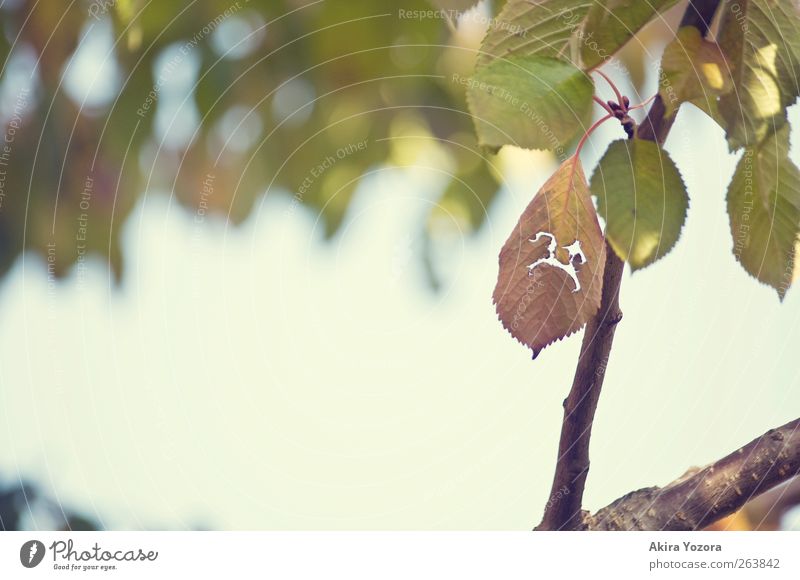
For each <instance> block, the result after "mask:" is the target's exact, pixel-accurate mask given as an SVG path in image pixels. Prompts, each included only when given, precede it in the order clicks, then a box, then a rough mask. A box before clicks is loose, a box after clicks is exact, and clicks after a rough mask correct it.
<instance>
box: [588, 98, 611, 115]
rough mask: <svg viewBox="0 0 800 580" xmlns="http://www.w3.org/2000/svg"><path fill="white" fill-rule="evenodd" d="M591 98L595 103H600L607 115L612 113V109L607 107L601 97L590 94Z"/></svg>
mask: <svg viewBox="0 0 800 580" xmlns="http://www.w3.org/2000/svg"><path fill="white" fill-rule="evenodd" d="M592 98H593V99H594V102H595V103H597V104H598V105H600V106H601V107H603V108H604V109H605V111H606V113H608V114H609V115H613V114H614V111H612V110H611V107H609V106H608V105H607V104H605V103H604V102H603V99H601V98H600V97H598V96H597V95H592Z"/></svg>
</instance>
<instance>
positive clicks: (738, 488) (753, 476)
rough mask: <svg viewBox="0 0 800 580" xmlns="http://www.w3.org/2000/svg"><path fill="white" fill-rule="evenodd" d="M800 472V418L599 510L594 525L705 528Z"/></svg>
mask: <svg viewBox="0 0 800 580" xmlns="http://www.w3.org/2000/svg"><path fill="white" fill-rule="evenodd" d="M798 474H800V419H796V420H794V421H791V422H789V423H787V424H786V425H783V426H782V427H778V428H777V429H770V430H769V431H767V432H766V433H764V435H762V436H761V437H759V438H757V439H754V440H753V441H751V442H750V443H748V444H747V445H745V446H744V447H742V448H741V449H738V450H737V451H734V452H733V453H731V454H730V455H728V456H727V457H723V458H722V459H720V460H719V461H717V462H716V463H713V464H711V465H709V466H707V467H705V468H703V469H699V470H698V469H695V470H690V472H688V473H687V474H685V475H684V476H682V477H680V478H679V479H677V480H675V481H673V482H672V483H670V484H669V485H667V486H666V487H663V488H658V487H648V488H645V489H640V490H638V491H634V492H631V493H629V494H627V495H625V496H623V497H621V498H619V499H618V500H616V501H615V502H614V503H612V504H611V505H609V506H607V507H604V508H603V509H601V510H600V511H598V512H597V513H596V514H594V515H593V516H589V515H588V514H586V515H585V517H584V520H583V523H582V524H583V525H582V527H583V528H584V529H590V530H679V531H688V530H699V529H702V528H705V527H706V526H708V525H709V524H712V523H714V522H715V521H717V520H719V519H721V518H724V517H725V516H727V515H730V514H732V513H733V512H735V511H737V510H739V509H740V508H741V507H742V506H743V505H744V504H745V503H747V502H748V501H750V500H751V499H753V498H754V497H756V496H758V495H759V494H761V493H763V492H765V491H767V490H769V489H770V488H772V487H774V486H776V485H778V484H779V483H782V482H784V481H787V480H789V479H791V478H792V477H794V476H796V475H798Z"/></svg>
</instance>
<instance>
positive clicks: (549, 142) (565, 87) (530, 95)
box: [467, 56, 594, 152]
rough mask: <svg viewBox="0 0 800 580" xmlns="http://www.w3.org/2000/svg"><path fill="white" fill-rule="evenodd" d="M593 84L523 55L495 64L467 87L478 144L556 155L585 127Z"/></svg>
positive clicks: (575, 72) (559, 65) (567, 67)
mask: <svg viewBox="0 0 800 580" xmlns="http://www.w3.org/2000/svg"><path fill="white" fill-rule="evenodd" d="M593 93H594V84H593V83H592V80H591V78H589V76H587V75H586V74H585V73H584V72H582V71H581V70H580V69H578V68H575V67H574V66H572V65H571V64H569V63H567V62H564V61H560V60H557V59H554V58H547V57H537V56H527V57H513V58H510V59H506V60H497V61H494V62H493V63H491V64H490V65H488V66H485V67H483V68H481V69H479V70H478V71H477V72H476V73H475V76H474V77H473V78H471V79H469V82H468V83H467V102H468V104H469V108H470V112H471V113H472V116H473V119H474V121H475V128H476V131H477V133H478V138H479V142H480V144H481V145H483V146H486V147H490V148H494V149H499V148H500V147H502V146H503V145H516V146H518V147H524V148H527V149H550V150H555V151H557V152H562V151H563V150H564V149H566V147H567V145H568V143H569V142H570V140H572V139H573V138H574V137H575V136H576V135H577V134H578V133H579V132H582V131H584V130H585V129H586V127H587V125H588V124H589V121H590V119H591V114H592V94H593Z"/></svg>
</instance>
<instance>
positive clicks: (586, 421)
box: [536, 0, 720, 530]
mask: <svg viewBox="0 0 800 580" xmlns="http://www.w3.org/2000/svg"><path fill="white" fill-rule="evenodd" d="M719 3H720V0H692V1H690V2H689V4H688V5H687V7H686V11H685V12H684V14H683V18H682V19H681V24H680V25H681V26H694V27H695V28H697V29H698V30H700V32H701V34H703V35H704V36H705V35H706V34H707V33H708V30H709V27H710V26H711V21H712V20H713V18H714V14H715V13H716V10H717V7H718V6H719ZM665 112H666V111H665V107H664V102H663V101H662V99H661V97H660V96H659V97H657V98H656V100H655V101H653V104H652V106H651V108H650V110H649V112H648V115H647V118H646V119H645V121H644V122H643V123H642V125H641V126H640V127H639V129H638V131H637V137H638V138H640V139H648V140H651V141H657V142H659V143H663V142H664V140H666V138H667V134H668V133H669V130H670V129H671V128H672V123H673V122H674V120H675V116H674V115H671V116H670V117H665ZM623 268H624V263H623V262H622V261H621V260H620V259H619V258H618V257H617V255H616V253H615V252H614V250H613V249H612V248H611V246H610V245H608V244H606V265H605V272H604V274H603V296H602V301H601V302H600V308H599V309H598V311H597V314H596V315H595V317H594V318H593V319H592V320H590V321H589V322H588V324H587V325H586V332H585V333H584V335H583V343H582V344H581V354H580V358H579V359H578V366H577V368H576V369H575V378H574V379H573V381H572V388H571V389H570V392H569V395H568V396H567V398H566V400H565V401H564V419H563V421H562V424H561V438H560V440H559V444H558V459H557V461H556V471H555V475H554V476H553V485H552V487H551V490H550V499H549V501H548V502H547V504H546V506H545V510H544V517H543V518H542V522H541V523H540V524H539V525H538V526H537V528H536V529H537V530H574V529H579V528H581V527H582V526H583V514H582V512H581V505H582V502H583V491H584V488H585V486H586V476H587V475H588V473H589V441H590V439H591V436H592V424H593V422H594V414H595V411H596V410H597V403H598V401H599V399H600V391H601V389H602V387H603V378H604V377H605V369H606V367H607V366H608V361H609V356H610V354H611V346H612V345H613V342H614V330H615V329H616V324H617V323H618V322H619V321H620V320H621V318H622V312H621V311H620V309H619V288H620V283H621V281H622V272H623Z"/></svg>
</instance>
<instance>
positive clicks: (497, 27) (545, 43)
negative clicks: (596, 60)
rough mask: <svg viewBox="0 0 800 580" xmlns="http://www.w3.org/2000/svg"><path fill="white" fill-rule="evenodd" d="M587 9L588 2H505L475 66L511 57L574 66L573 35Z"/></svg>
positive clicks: (555, 0) (573, 0) (575, 57)
mask: <svg viewBox="0 0 800 580" xmlns="http://www.w3.org/2000/svg"><path fill="white" fill-rule="evenodd" d="M589 6H591V2H588V1H587V0H541V1H539V2H531V1H530V0H508V2H507V3H506V5H505V6H504V7H503V9H502V10H501V11H500V14H498V16H497V18H495V19H494V20H493V21H492V23H491V25H490V26H489V30H488V32H487V33H486V37H485V38H484V39H483V44H482V45H481V52H480V54H479V55H478V59H477V63H476V66H478V67H481V66H484V65H487V64H488V63H490V62H492V61H493V60H495V59H496V58H507V57H510V56H512V55H519V56H533V55H536V56H549V57H553V58H563V59H567V60H570V61H571V62H574V63H577V62H578V52H577V47H576V46H575V43H574V36H575V33H576V32H577V31H578V30H580V28H581V26H582V25H583V22H584V20H585V18H586V14H587V12H588V11H589Z"/></svg>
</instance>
